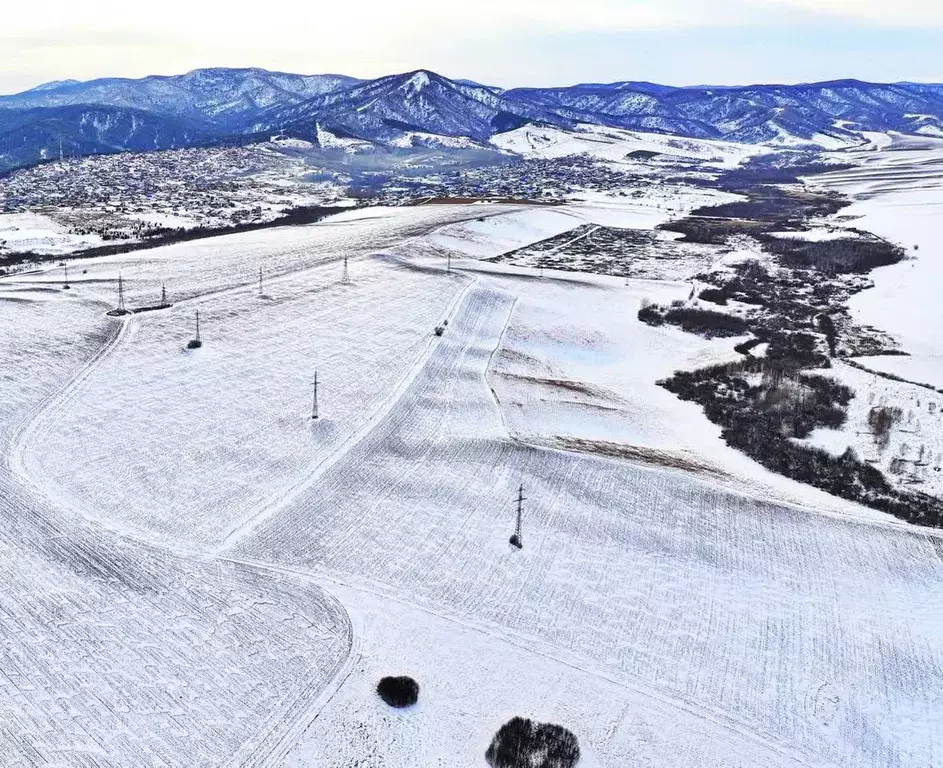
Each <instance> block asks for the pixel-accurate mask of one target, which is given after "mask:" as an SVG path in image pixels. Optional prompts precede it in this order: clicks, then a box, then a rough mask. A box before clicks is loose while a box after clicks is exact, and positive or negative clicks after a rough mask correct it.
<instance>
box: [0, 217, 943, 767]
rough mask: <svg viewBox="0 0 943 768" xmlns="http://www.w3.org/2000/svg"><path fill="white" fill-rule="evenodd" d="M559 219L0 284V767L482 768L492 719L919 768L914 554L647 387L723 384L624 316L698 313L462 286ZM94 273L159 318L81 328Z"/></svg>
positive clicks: (930, 646) (591, 756) (928, 596)
mask: <svg viewBox="0 0 943 768" xmlns="http://www.w3.org/2000/svg"><path fill="white" fill-rule="evenodd" d="M597 202H598V203H599V204H600V206H605V205H608V204H609V202H610V201H597ZM642 203H644V201H635V202H633V201H629V204H631V205H640V204H642ZM612 205H615V206H616V208H614V209H613V210H617V209H618V206H617V204H616V203H612ZM650 207H651V209H652V210H654V211H658V210H659V209H658V208H657V204H650ZM585 215H589V214H585V209H581V207H580V206H579V205H572V206H568V207H567V208H546V207H540V208H533V209H525V208H521V207H514V206H510V207H501V206H430V207H418V208H408V209H399V210H390V211H385V212H379V211H374V212H372V214H371V215H369V216H364V215H362V214H360V213H358V212H351V213H350V214H348V215H347V216H344V217H341V218H339V219H334V220H330V221H326V222H322V223H320V224H318V225H313V226H309V227H302V228H291V229H289V228H286V229H275V230H268V231H264V232H255V233H247V234H244V235H237V236H229V237H224V238H215V239H213V240H207V241H203V242H194V243H187V244H181V245H176V246H171V247H168V248H164V249H158V250H155V251H150V252H138V253H135V254H130V255H127V256H122V257H114V258H110V259H100V260H93V261H90V262H88V263H87V264H83V265H82V267H83V268H86V269H87V270H88V271H87V272H86V273H85V274H81V273H79V274H78V275H77V276H75V277H74V278H73V277H72V275H71V274H70V280H71V282H72V284H73V287H72V289H71V290H69V291H66V290H63V289H62V288H61V287H60V285H59V284H60V283H61V278H62V275H61V274H60V273H61V270H57V268H54V267H53V268H50V269H49V270H47V271H45V272H40V273H36V274H28V275H20V276H18V277H16V278H15V279H5V280H3V281H0V320H2V323H0V335H2V336H3V338H2V339H0V343H2V347H0V348H2V349H3V350H4V352H3V354H4V355H5V357H4V368H3V372H2V375H0V428H2V429H3V436H4V444H5V445H6V450H5V452H4V456H3V462H2V463H0V532H2V533H3V536H0V541H2V547H3V549H4V552H3V553H0V555H2V557H3V560H2V562H3V563H4V569H5V576H6V580H5V584H6V585H7V586H5V587H3V588H0V621H2V622H3V624H4V626H6V627H8V628H9V632H8V635H9V639H8V641H7V643H6V645H5V648H4V651H3V652H2V653H3V658H4V664H3V665H0V672H2V676H0V684H2V685H3V686H4V691H5V696H4V698H3V702H0V749H2V750H3V751H2V752H0V756H2V760H0V762H3V763H5V764H25V765H46V764H55V763H60V764H65V765H83V764H84V765H93V764H101V765H140V764H160V763H164V764H168V765H186V766H190V765H217V764H224V763H229V764H239V765H275V764H290V765H296V766H302V765H303V766H326V767H328V768H334V767H336V768H341V767H342V766H343V767H344V768H348V767H349V766H355V765H356V766H361V767H363V768H365V767H366V766H376V767H377V768H379V766H384V767H387V766H392V767H393V768H398V767H399V766H403V768H413V767H414V766H415V767H419V766H422V767H424V766H433V765H441V766H450V767H451V766H459V767H461V768H464V767H465V766H468V767H469V768H472V767H473V766H480V767H481V768H484V765H485V762H484V757H483V755H484V751H485V749H486V747H487V744H488V741H489V740H490V738H491V736H492V735H493V734H494V732H495V730H496V729H497V728H498V727H499V726H500V725H501V724H502V723H503V722H504V721H505V720H507V719H508V718H510V717H511V716H514V715H523V716H529V717H534V718H537V719H540V720H545V721H550V722H555V723H558V724H560V725H563V726H565V727H567V728H569V729H570V730H572V731H573V732H574V733H575V734H576V735H577V737H578V738H579V740H580V744H581V747H582V750H583V759H582V760H581V763H580V765H581V766H587V767H588V768H598V767H599V766H606V768H617V767H618V768H621V767H622V766H629V765H646V764H647V765H650V766H653V768H665V767H671V766H678V768H680V767H681V766H685V768H690V766H717V765H728V766H742V767H743V768H747V767H748V766H759V765H762V766H796V765H800V766H824V765H830V766H848V767H849V768H851V767H854V768H858V766H882V768H883V767H884V766H921V767H923V766H930V765H936V764H939V763H940V762H941V761H943V694H941V691H943V623H941V622H940V618H939V617H940V616H941V615H943V590H941V587H943V559H941V552H943V544H941V541H940V539H939V537H937V536H936V535H935V534H933V533H932V532H927V531H923V530H919V529H913V528H909V527H907V526H904V525H903V524H900V523H897V522H896V521H893V520H891V519H889V518H886V517H885V516H882V515H879V514H878V513H872V512H868V511H863V510H861V509H859V508H857V507H853V506H852V505H848V504H845V503H843V502H841V501H838V500H835V499H831V498H830V497H825V496H824V495H823V494H818V495H816V494H815V492H812V491H809V490H808V489H805V488H804V487H803V486H798V485H797V484H794V483H788V482H786V481H783V480H781V479H779V478H775V477H773V476H772V475H769V474H768V473H764V472H761V471H759V470H757V469H756V468H755V467H754V466H753V465H752V464H751V463H750V462H749V461H748V460H746V459H745V458H743V457H742V456H740V455H739V454H736V453H735V452H733V451H732V450H730V449H727V448H725V447H724V444H723V443H722V441H721V440H720V438H719V435H718V434H717V433H716V430H715V429H714V428H713V427H711V426H710V425H709V424H707V422H706V421H705V420H704V419H703V417H702V416H701V415H700V413H699V409H697V408H695V407H694V406H691V405H689V404H683V403H680V402H678V401H677V400H676V399H675V398H674V397H673V396H671V395H669V394H668V393H666V392H664V391H663V390H660V389H658V388H657V387H656V386H655V384H654V381H655V379H656V378H658V377H659V376H663V375H666V374H668V373H670V372H671V371H672V370H673V369H674V368H676V367H686V366H689V365H692V364H702V363H703V364H706V363H709V362H713V361H716V360H718V359H723V358H724V356H725V355H727V354H729V353H728V352H727V347H728V346H729V345H724V346H721V345H720V344H718V343H714V342H706V341H703V340H700V339H698V338H696V337H692V336H688V335H684V334H682V333H680V332H678V331H675V330H673V329H667V328H666V329H654V328H650V327H648V326H645V325H642V324H640V323H639V322H638V321H637V319H636V313H637V310H638V306H639V303H640V302H641V301H642V300H643V299H645V298H651V299H653V300H659V301H661V300H670V299H671V298H672V297H674V296H675V295H686V293H687V292H688V291H689V290H690V286H689V285H687V284H682V283H665V282H643V281H634V282H630V283H629V284H625V283H624V282H623V281H622V280H618V279H609V278H604V277H583V276H578V277H574V276H572V275H568V274H564V273H550V274H547V275H545V277H544V278H542V279H541V278H538V277H537V275H535V274H533V272H532V271H529V270H526V269H522V268H519V267H508V266H505V265H491V264H487V263H482V262H480V261H477V260H476V259H479V258H481V257H482V256H487V255H488V254H490V253H493V252H502V251H501V249H505V248H507V247H508V244H509V243H511V244H512V245H513V244H515V243H519V244H520V245H527V244H530V243H533V242H535V241H536V240H538V239H542V238H545V237H547V236H548V235H547V234H546V233H547V232H548V231H553V230H554V229H555V228H557V227H559V226H563V225H564V223H569V222H562V221H560V220H558V217H564V218H570V219H573V220H575V221H576V223H577V224H580V223H585V221H586V218H584V216H585ZM626 215H628V214H626ZM653 215H655V214H653ZM663 215H667V214H664V212H663ZM492 216H495V218H490V217H492ZM482 217H484V221H479V219H481V218H482ZM558 231H566V230H558ZM470 239H473V240H474V241H473V242H472V243H471V244H470V245H469V244H467V242H468V240H470ZM446 252H453V253H454V254H455V255H456V258H455V259H453V263H452V273H451V274H450V273H448V272H446V271H445V266H446V265H445V259H444V258H443V255H444V254H445V253H446ZM345 255H346V256H347V257H348V259H349V269H350V275H351V284H349V285H346V284H343V283H342V282H341V276H342V260H343V258H344V256H345ZM463 255H464V256H471V257H473V258H472V259H468V258H461V257H462V256H463ZM260 265H261V266H262V267H263V273H264V282H263V294H264V295H263V296H259V295H258V289H257V287H256V280H257V275H258V268H259V266H260ZM119 270H120V272H121V274H122V276H123V277H125V278H126V279H127V291H128V302H129V304H131V305H134V306H140V305H141V304H145V303H150V302H153V301H154V299H155V298H156V296H157V295H159V289H160V285H161V282H162V281H166V282H167V284H168V288H171V298H172V299H174V300H177V301H178V303H177V304H176V305H175V306H174V307H173V308H172V309H170V310H164V311H158V312H150V313H143V314H140V315H135V316H132V317H130V318H126V319H112V318H105V317H104V314H103V313H104V310H105V309H107V308H109V307H110V306H112V305H113V303H114V280H115V278H116V277H117V273H118V272H119ZM70 272H71V271H70ZM197 309H199V310H200V312H201V317H203V318H205V323H204V332H203V339H204V346H203V347H202V348H200V349H197V350H189V351H185V350H184V349H183V346H184V345H185V343H186V340H187V339H188V338H189V337H190V336H191V327H190V319H191V316H192V314H193V313H194V312H195V311H196V310H197ZM446 318H448V319H449V324H448V326H447V327H446V328H445V330H444V334H443V335H442V336H436V335H434V334H433V333H432V330H433V327H434V326H435V325H436V324H437V323H439V322H441V321H442V320H444V319H446ZM728 341H729V340H728ZM7 350H10V351H9V352H8V351H7ZM315 369H317V370H318V373H319V380H320V381H321V382H322V389H321V390H320V392H319V395H320V398H319V399H320V411H321V417H322V418H321V419H320V420H318V422H315V423H313V422H312V420H311V419H310V418H309V407H310V400H309V398H310V394H311V393H310V389H309V382H310V378H311V375H312V374H313V371H314V370H315ZM562 448H566V449H568V450H562ZM520 484H523V485H524V488H525V493H526V495H527V497H528V498H527V501H526V503H525V513H524V527H523V541H524V548H523V550H521V551H516V550H514V549H512V548H511V547H510V546H509V544H508V537H509V535H510V534H511V533H512V531H513V526H514V507H513V498H514V494H515V492H516V490H517V488H518V486H519V485H520ZM785 502H798V504H789V503H785ZM800 504H801V505H802V506H799V505H800ZM811 507H816V508H814V509H813V508H811ZM387 674H413V675H414V676H415V677H416V678H417V680H418V681H419V684H420V687H421V692H420V701H419V704H418V706H417V707H416V708H414V709H412V710H409V711H405V712H402V713H396V712H393V711H392V710H389V709H388V708H386V707H385V705H383V704H382V703H380V701H379V700H378V699H377V698H376V696H375V694H374V692H373V688H374V686H375V684H376V681H377V679H378V678H379V677H381V676H383V675H387Z"/></svg>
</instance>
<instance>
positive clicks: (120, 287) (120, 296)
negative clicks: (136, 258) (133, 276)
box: [118, 272, 128, 315]
mask: <svg viewBox="0 0 943 768" xmlns="http://www.w3.org/2000/svg"><path fill="white" fill-rule="evenodd" d="M127 312H128V310H126V309H125V308H124V280H122V279H121V273H120V272H119V273H118V313H119V314H122V315H125V314H127Z"/></svg>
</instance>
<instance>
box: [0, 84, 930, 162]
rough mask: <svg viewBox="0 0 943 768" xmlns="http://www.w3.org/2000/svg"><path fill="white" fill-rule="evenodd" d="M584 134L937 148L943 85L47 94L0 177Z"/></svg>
mask: <svg viewBox="0 0 943 768" xmlns="http://www.w3.org/2000/svg"><path fill="white" fill-rule="evenodd" d="M580 123H588V124H592V125H602V126H608V127H616V128H627V129H633V130H641V131H647V132H655V133H667V134H674V135H680V136H687V137H692V138H701V139H721V140H727V141H734V142H742V143H749V144H769V145H773V146H785V147H810V148H815V147H819V148H839V147H845V146H854V145H856V144H860V143H862V141H863V139H862V136H861V134H862V133H863V132H868V131H878V132H882V131H898V132H901V133H909V134H919V135H924V136H943V85H935V84H916V83H895V84H876V83H866V82H861V81H857V80H840V81H832V82H825V83H814V84H803V85H753V86H739V87H726V86H723V87H713V86H698V87H672V86H664V85H657V84H654V83H645V82H618V83H609V84H581V85H574V86H569V87H562V88H512V89H502V88H496V87H491V86H487V85H481V84H478V83H474V82H472V81H468V80H451V79H449V78H446V77H443V76H441V75H438V74H436V73H434V72H429V71H426V70H419V71H415V72H408V73H404V74H398V75H389V76H386V77H381V78H377V79H375V80H358V79H356V78H352V77H346V76H343V75H296V74H290V73H284V72H269V71H267V70H263V69H202V70H195V71H193V72H189V73H187V74H185V75H178V76H152V77H145V78H141V79H126V78H105V79H99V80H92V81H88V82H78V81H73V80H68V81H59V82H54V83H47V84H45V85H42V86H39V87H37V88H33V89H31V90H29V91H25V92H23V93H19V94H15V95H10V96H0V169H3V168H12V167H18V166H23V165H29V164H32V163H36V162H41V161H43V160H46V159H51V158H55V157H58V156H59V155H60V153H61V154H65V155H86V154H96V153H103V152H119V151H144V150H154V149H166V148H173V147H185V146H200V145H210V144H217V143H221V142H245V141H253V140H257V139H259V138H261V137H268V136H270V135H272V134H275V133H277V134H279V135H284V136H288V137H292V138H299V139H305V140H308V141H311V142H312V143H313V144H315V145H318V144H324V142H325V140H326V139H327V140H328V141H330V140H332V139H337V138H338V137H340V138H342V139H347V140H356V141H357V142H358V143H363V144H365V145H380V146H389V147H396V146H404V145H405V144H407V143H408V142H410V141H415V140H416V137H417V136H420V137H426V139H424V140H428V139H429V137H443V138H447V139H449V140H452V141H455V140H462V141H465V142H468V143H481V144H486V143H488V142H489V141H490V140H491V139H492V137H494V136H495V134H498V133H502V132H505V131H508V130H511V129H514V128H519V127H521V126H523V125H526V124H538V125H550V126H556V127H560V128H572V127H574V126H576V125H577V124H580Z"/></svg>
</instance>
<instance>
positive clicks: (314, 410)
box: [311, 371, 318, 419]
mask: <svg viewBox="0 0 943 768" xmlns="http://www.w3.org/2000/svg"><path fill="white" fill-rule="evenodd" d="M313 386H314V399H313V400H312V401H311V418H312V419H317V418H318V372H317V371H315V372H314V384H313Z"/></svg>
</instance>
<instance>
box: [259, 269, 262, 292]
mask: <svg viewBox="0 0 943 768" xmlns="http://www.w3.org/2000/svg"><path fill="white" fill-rule="evenodd" d="M261 295H262V265H261V264H259V296H261Z"/></svg>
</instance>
